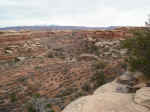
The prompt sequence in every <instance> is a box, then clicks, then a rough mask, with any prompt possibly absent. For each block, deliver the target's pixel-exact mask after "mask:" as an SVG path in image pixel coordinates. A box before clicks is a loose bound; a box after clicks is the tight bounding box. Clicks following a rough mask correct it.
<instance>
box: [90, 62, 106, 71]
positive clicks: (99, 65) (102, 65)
mask: <svg viewBox="0 0 150 112" xmlns="http://www.w3.org/2000/svg"><path fill="white" fill-rule="evenodd" d="M93 67H94V69H96V70H98V69H104V68H105V67H106V63H105V62H104V61H103V60H99V61H97V62H96V63H94V64H93Z"/></svg>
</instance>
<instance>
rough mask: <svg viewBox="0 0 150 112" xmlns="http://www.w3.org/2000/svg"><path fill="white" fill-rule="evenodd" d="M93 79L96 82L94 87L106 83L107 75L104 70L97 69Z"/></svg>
mask: <svg viewBox="0 0 150 112" xmlns="http://www.w3.org/2000/svg"><path fill="white" fill-rule="evenodd" d="M92 81H94V82H95V86H94V89H96V88H98V87H99V86H102V85H103V84H105V83H106V77H105V75H104V72H103V71H96V72H95V74H94V75H93V77H92Z"/></svg>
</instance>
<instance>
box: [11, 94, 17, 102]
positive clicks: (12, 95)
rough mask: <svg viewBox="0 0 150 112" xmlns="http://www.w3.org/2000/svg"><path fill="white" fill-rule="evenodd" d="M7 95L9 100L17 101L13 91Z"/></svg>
mask: <svg viewBox="0 0 150 112" xmlns="http://www.w3.org/2000/svg"><path fill="white" fill-rule="evenodd" d="M9 97H10V101H11V102H16V101H17V96H16V94H15V93H12V94H10V96H9Z"/></svg>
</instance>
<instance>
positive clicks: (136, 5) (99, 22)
mask: <svg viewBox="0 0 150 112" xmlns="http://www.w3.org/2000/svg"><path fill="white" fill-rule="evenodd" d="M149 5H150V0H139V1H137V0H132V1H131V0H115V1H114V0H2V1H1V3H0V27H1V26H9V25H39V24H58V25H84V26H110V25H138V26H139V25H144V21H145V20H146V17H147V14H149V13H150V12H149V11H150V7H149Z"/></svg>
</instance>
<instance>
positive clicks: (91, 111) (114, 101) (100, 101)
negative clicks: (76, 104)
mask: <svg viewBox="0 0 150 112" xmlns="http://www.w3.org/2000/svg"><path fill="white" fill-rule="evenodd" d="M133 98H134V97H133V95H132V94H122V93H100V94H99V95H93V97H90V98H89V99H88V101H87V102H86V103H85V104H84V107H83V111H81V112H150V110H149V109H148V108H145V107H143V106H141V105H138V104H136V103H134V101H133ZM70 112H71V111H70Z"/></svg>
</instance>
